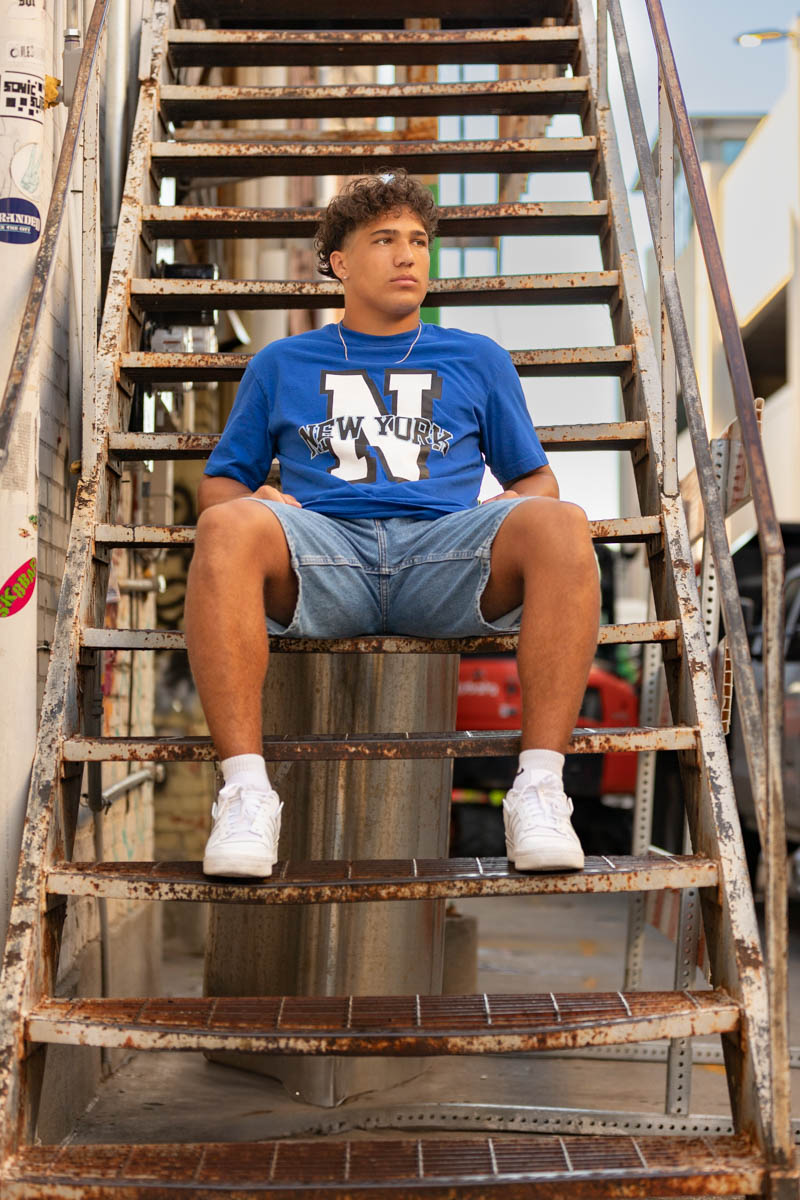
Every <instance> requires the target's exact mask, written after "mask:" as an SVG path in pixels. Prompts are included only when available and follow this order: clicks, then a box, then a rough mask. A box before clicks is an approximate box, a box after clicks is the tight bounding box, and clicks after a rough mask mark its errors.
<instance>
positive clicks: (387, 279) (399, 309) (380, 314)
mask: <svg viewBox="0 0 800 1200" xmlns="http://www.w3.org/2000/svg"><path fill="white" fill-rule="evenodd" d="M331 266H332V267H333V269H334V271H335V272H336V274H337V275H338V276H339V278H340V279H341V280H342V281H343V282H344V284H345V292H346V301H347V310H348V313H352V314H353V315H356V314H358V315H359V316H361V315H362V314H365V315H366V314H367V313H369V312H372V313H374V315H375V317H377V318H378V319H381V318H383V319H386V318H388V319H389V320H390V321H391V320H398V319H403V318H407V317H410V316H412V315H413V314H414V313H415V312H417V311H418V309H419V306H420V304H421V303H422V301H423V300H424V299H425V294H426V292H427V290H428V275H429V271H430V247H429V244H428V235H427V233H426V232H425V229H424V227H423V225H422V222H421V221H420V219H419V217H418V216H417V215H416V213H414V212H412V211H411V209H408V208H401V209H397V210H395V211H394V212H389V213H384V214H383V215H382V216H380V217H377V218H376V219H375V220H373V221H369V222H368V223H367V224H365V225H361V226H359V227H358V229H354V230H353V232H352V233H350V234H348V236H347V237H346V238H345V241H344V244H343V246H342V248H341V250H335V251H334V252H333V254H331Z"/></svg>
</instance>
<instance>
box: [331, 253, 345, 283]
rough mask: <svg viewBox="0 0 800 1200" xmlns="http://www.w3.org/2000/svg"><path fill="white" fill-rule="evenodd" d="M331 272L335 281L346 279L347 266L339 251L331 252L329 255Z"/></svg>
mask: <svg viewBox="0 0 800 1200" xmlns="http://www.w3.org/2000/svg"><path fill="white" fill-rule="evenodd" d="M330 264H331V270H332V271H333V273H334V275H335V276H336V278H337V279H340V280H344V279H347V266H346V264H345V260H344V255H343V254H342V252H341V250H333V251H331V254H330Z"/></svg>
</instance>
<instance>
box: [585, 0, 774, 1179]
mask: <svg viewBox="0 0 800 1200" xmlns="http://www.w3.org/2000/svg"><path fill="white" fill-rule="evenodd" d="M645 4H646V7H647V11H648V15H649V18H650V24H651V29H652V33H653V39H654V42H655V47H656V51H657V56H658V62H659V79H660V84H661V86H662V88H663V92H664V96H665V98H666V100H667V105H668V109H669V114H670V119H669V120H668V122H666V124H668V130H667V129H665V128H662V129H661V132H660V138H661V140H662V141H663V140H664V139H665V138H666V137H667V136H668V137H669V138H670V139H674V140H675V142H677V146H678V150H679V153H680V156H681V161H682V165H683V172H684V178H685V180H686V186H687V190H688V192H689V198H690V201H691V204H692V210H693V212H694V217H695V223H696V227H697V232H698V237H699V238H700V242H701V245H702V248H703V254H704V258H705V261H706V270H707V274H708V279H709V284H710V288H711V292H712V295H713V297H714V304H715V308H716V311H717V320H718V324H719V329H720V334H721V337H722V342H723V346H724V350H725V356H726V360H727V363H728V372H729V376H730V380H731V385H732V390H733V395H734V402H735V405H736V412H737V415H738V418H739V426H740V430H741V440H742V444H743V449H744V453H745V459H746V462H747V469H748V474H749V479H750V490H751V495H752V500H753V505H754V508H755V514H756V522H757V527H758V536H759V544H760V548H761V555H762V568H763V585H762V587H763V592H762V594H763V630H764V643H763V645H764V653H763V662H764V686H763V711H762V706H761V704H760V703H759V699H758V691H757V688H756V685H755V679H754V675H753V667H752V660H751V656H750V646H749V642H748V638H747V633H746V629H745V624H744V618H743V614H742V609H741V602H740V597H739V592H738V585H737V581H736V576H735V571H734V568H733V561H732V558H731V555H730V548H729V546H728V539H727V533H726V529H725V514H724V512H723V508H722V502H721V499H720V495H719V489H718V487H717V483H716V479H715V475H714V470H713V464H712V461H711V454H710V448H709V444H708V435H707V430H706V424H705V417H704V414H703V408H702V402H701V399H700V393H699V388H698V384H697V377H696V373H695V369H694V362H693V357H692V350H691V343H690V340H689V334H688V328H687V325H686V319H685V315H684V312H683V304H682V301H681V295H680V289H679V287H678V280H677V276H676V273H675V268H674V264H673V263H672V262H667V261H662V259H661V256H660V254H659V253H658V249H659V246H660V244H661V235H662V231H661V213H662V202H663V198H662V197H661V196H660V188H659V184H658V183H657V181H656V175H655V169H654V166H653V159H652V155H651V152H650V144H649V141H648V138H647V134H646V130H645V125H644V120H643V117H642V112H641V105H640V103H639V97H638V93H637V90H636V81H635V77H634V72H633V65H632V62H631V57H630V50H629V47H628V42H627V36H626V33H625V26H624V22H623V18H622V12H621V8H620V3H619V0H607V7H608V14H609V16H610V18H611V26H612V30H613V34H614V40H615V44H616V51H617V59H618V62H619V67H620V74H621V78H622V84H623V89H624V92H625V101H626V106H627V109H628V117H629V121H630V126H631V133H632V135H633V142H634V148H635V151H636V157H637V161H638V165H639V172H640V177H641V183H642V190H643V192H644V197H645V204H646V208H647V215H648V219H649V223H650V230H651V235H652V238H653V244H654V246H655V247H656V249H657V260H658V268H659V275H660V279H661V290H662V304H663V309H664V311H665V312H666V316H667V318H668V322H669V330H670V334H671V337H672V342H673V346H674V349H675V360H676V365H677V370H678V375H679V378H680V382H681V388H682V392H683V403H684V409H685V411H686V417H687V424H688V427H689V434H690V437H691V441H692V448H693V451H694V456H695V462H696V466H697V476H698V482H699V484H700V490H701V495H702V498H703V505H704V509H705V515H706V532H707V536H708V541H709V543H710V546H711V552H712V556H713V559H714V565H715V568H716V570H717V575H718V578H719V583H720V605H721V608H722V613H723V617H724V620H725V630H726V636H727V639H728V645H729V648H730V652H731V661H732V666H733V672H734V681H735V684H736V688H737V693H738V696H739V712H740V717H741V722H742V732H743V734H744V741H745V749H746V755H747V763H748V771H749V774H750V779H751V783H752V793H753V800H754V805H755V809H756V817H757V821H758V828H759V835H760V838H761V842H762V846H763V847H764V857H765V862H766V867H767V886H766V896H765V916H766V928H767V961H768V963H769V966H770V983H769V1000H770V1024H771V1035H772V1039H773V1051H774V1058H773V1071H774V1074H773V1086H774V1092H773V1102H774V1106H775V1107H774V1112H773V1119H774V1128H773V1129H772V1130H771V1131H770V1132H771V1135H772V1137H773V1145H774V1149H775V1152H776V1154H777V1156H778V1158H779V1159H781V1160H782V1161H783V1162H784V1163H788V1162H790V1161H791V1157H792V1153H793V1150H792V1134H791V1114H790V1097H789V1088H788V1070H786V1071H784V1069H783V1067H784V1064H788V1011H787V999H788V991H787V984H788V979H787V975H786V961H787V946H788V927H787V911H786V908H787V905H786V899H787V897H786V858H785V813H784V802H783V788H782V779H781V737H782V714H783V653H784V646H783V640H784V638H783V620H784V613H783V588H784V573H785V572H784V549H783V540H782V537H781V531H780V525H779V523H778V520H777V517H776V514H775V508H774V504H773V500H772V493H771V490H770V486H769V480H768V477H767V469H766V461H765V457H764V450H763V445H762V442H761V436H760V433H759V429H758V423H757V419H756V411H755V400H754V396H753V389H752V384H751V382H750V375H749V371H748V367H747V359H746V356H745V352H744V344H743V342H742V336H741V331H740V329H739V324H738V321H737V319H736V314H735V310H734V307H733V300H732V297H731V293H730V288H729V286H728V281H727V276H726V274H725V268H724V265H723V262H722V255H721V251H720V246H719V241H718V239H717V235H716V231H715V228H714V223H713V218H712V215H711V208H710V205H709V201H708V195H707V192H706V188H705V183H704V180H703V175H702V171H701V168H700V160H699V156H698V154H697V148H696V145H695V142H694V136H693V133H692V128H691V122H690V119H689V114H688V110H687V107H686V101H685V98H684V96H683V91H682V89H681V86H680V81H679V79H678V74H677V68H676V64H675V59H674V55H673V52H672V46H671V44H670V41H669V35H668V33H667V28H666V22H665V20H664V13H663V9H662V7H661V0H645ZM603 7H605V3H604V4H603ZM598 11H599V12H600V6H598ZM604 17H605V14H604V13H602V14H601V16H600V19H601V20H603V19H604ZM668 153H669V155H670V156H671V153H672V147H671V146H670V148H669V151H668ZM663 182H664V181H662V183H663ZM666 186H670V187H671V177H670V180H669V182H668V183H667V184H666ZM670 201H671V197H670ZM665 456H666V450H665Z"/></svg>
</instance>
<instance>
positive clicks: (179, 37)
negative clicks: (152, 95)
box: [167, 25, 578, 67]
mask: <svg viewBox="0 0 800 1200" xmlns="http://www.w3.org/2000/svg"><path fill="white" fill-rule="evenodd" d="M167 46H168V51H169V57H170V60H171V62H172V64H173V66H175V67H205V66H209V67H210V66H218V67H221V66H235V67H270V66H276V67H290V66H305V65H309V66H342V65H344V64H347V65H348V66H349V65H354V66H355V65H359V66H379V65H381V64H383V63H393V64H395V65H409V64H414V65H417V64H418V65H420V66H421V65H424V64H428V63H448V62H450V63H459V64H461V63H574V61H575V59H576V57H577V53H578V29H577V27H576V26H574V25H561V26H555V27H552V28H550V27H548V28H543V29H537V28H532V29H530V28H517V29H458V30H455V29H430V30H428V29H425V30H411V29H365V30H360V29H355V30H349V29H348V30H344V29H342V30H338V29H320V30H317V29H312V30H302V29H170V30H169V32H168V34H167Z"/></svg>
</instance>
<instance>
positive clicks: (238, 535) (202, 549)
mask: <svg viewBox="0 0 800 1200" xmlns="http://www.w3.org/2000/svg"><path fill="white" fill-rule="evenodd" d="M195 554H196V555H200V556H202V557H208V558H214V557H216V556H218V555H222V556H224V557H225V558H226V559H227V560H228V561H230V560H231V559H232V558H234V557H237V558H246V559H247V561H248V562H252V563H253V564H254V565H256V564H260V565H266V564H269V563H270V562H272V561H274V559H275V557H276V555H277V556H278V557H281V556H284V555H285V556H287V557H288V548H287V545H286V537H285V535H284V532H283V527H282V525H281V523H280V521H279V520H278V518H277V517H276V516H275V514H274V513H273V512H272V511H271V510H270V509H269V508H267V507H266V505H264V504H254V503H253V501H252V500H247V499H246V498H242V499H236V500H227V501H225V502H224V503H222V504H214V505H212V506H211V507H210V508H206V509H204V510H203V512H202V513H201V514H200V516H199V517H198V519H197V533H196V535H195Z"/></svg>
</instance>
